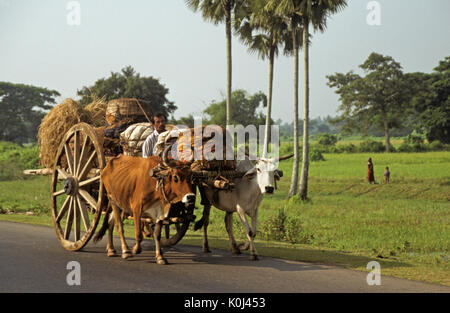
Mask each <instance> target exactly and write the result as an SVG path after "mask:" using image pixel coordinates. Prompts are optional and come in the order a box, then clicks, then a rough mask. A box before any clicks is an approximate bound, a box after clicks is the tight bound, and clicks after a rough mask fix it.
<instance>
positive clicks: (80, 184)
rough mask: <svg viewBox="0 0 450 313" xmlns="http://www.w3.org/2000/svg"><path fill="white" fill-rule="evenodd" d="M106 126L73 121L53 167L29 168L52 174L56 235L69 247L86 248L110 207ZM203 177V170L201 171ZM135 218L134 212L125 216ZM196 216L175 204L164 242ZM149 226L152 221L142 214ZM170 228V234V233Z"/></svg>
mask: <svg viewBox="0 0 450 313" xmlns="http://www.w3.org/2000/svg"><path fill="white" fill-rule="evenodd" d="M102 136H103V130H102V129H99V128H95V127H93V126H91V125H89V124H87V123H78V124H76V125H74V126H73V127H72V128H70V130H69V131H68V132H67V133H66V134H65V135H64V137H63V140H62V141H61V143H60V144H59V148H58V150H57V153H56V157H55V161H54V166H53V168H44V169H38V170H26V171H25V174H27V175H51V176H52V181H51V190H50V195H51V212H52V220H53V226H54V229H55V231H56V236H57V238H58V240H59V242H60V243H61V245H62V246H63V247H64V248H65V249H66V250H69V251H77V250H80V249H81V248H83V247H84V246H85V245H86V244H87V243H88V242H89V240H90V239H91V237H92V236H93V234H94V233H95V231H96V228H97V226H98V224H99V221H100V220H101V217H102V215H105V214H106V212H107V210H108V209H109V207H108V198H107V195H106V190H105V188H104V186H103V184H102V180H101V171H102V169H103V168H104V167H105V166H106V163H107V160H108V159H109V158H111V157H113V156H107V155H105V153H104V148H103V144H104V143H103V139H104V138H103V137H102ZM199 175H200V176H201V177H203V175H201V173H200V174H199ZM126 218H128V219H132V216H126ZM194 220H195V216H194V215H193V212H189V211H188V210H186V208H185V207H184V206H181V205H180V206H177V205H174V206H173V208H172V209H171V212H170V216H169V221H167V222H166V223H167V224H166V227H165V230H166V234H165V235H164V236H162V238H161V245H162V246H165V247H167V246H172V245H175V244H176V243H178V242H179V241H180V240H181V239H182V238H183V236H184V235H185V234H186V231H187V230H188V228H189V224H190V222H191V221H194ZM142 222H143V223H145V224H146V225H149V226H150V227H151V226H152V224H153V221H152V220H151V219H150V218H148V217H145V216H144V217H143V218H142ZM169 232H170V233H171V235H169Z"/></svg>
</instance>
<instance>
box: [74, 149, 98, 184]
mask: <svg viewBox="0 0 450 313" xmlns="http://www.w3.org/2000/svg"><path fill="white" fill-rule="evenodd" d="M96 156H97V152H96V151H93V152H92V153H91V155H90V156H89V159H88V160H87V161H86V164H85V165H84V166H83V168H82V169H81V172H80V173H79V174H78V175H77V178H78V179H80V180H81V179H83V178H84V177H85V176H86V174H87V173H89V171H90V170H91V168H92V161H93V160H94V158H95V157H96Z"/></svg>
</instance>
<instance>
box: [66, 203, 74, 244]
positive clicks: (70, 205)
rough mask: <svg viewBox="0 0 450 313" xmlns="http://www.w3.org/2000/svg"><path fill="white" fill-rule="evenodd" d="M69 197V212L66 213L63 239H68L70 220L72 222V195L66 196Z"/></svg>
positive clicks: (70, 226)
mask: <svg viewBox="0 0 450 313" xmlns="http://www.w3.org/2000/svg"><path fill="white" fill-rule="evenodd" d="M67 198H69V199H70V200H69V202H70V204H69V214H67V220H66V227H65V230H64V239H66V240H68V239H69V236H70V231H71V229H72V222H73V198H72V197H70V196H69V197H67Z"/></svg>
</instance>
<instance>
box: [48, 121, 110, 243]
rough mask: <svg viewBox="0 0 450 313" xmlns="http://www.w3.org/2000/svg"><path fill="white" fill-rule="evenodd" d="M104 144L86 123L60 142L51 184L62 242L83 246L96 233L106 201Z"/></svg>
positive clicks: (54, 223)
mask: <svg viewBox="0 0 450 313" xmlns="http://www.w3.org/2000/svg"><path fill="white" fill-rule="evenodd" d="M104 166H105V157H104V155H103V147H102V144H101V142H100V140H99V138H98V137H97V135H96V134H95V132H94V129H93V128H92V127H91V126H90V125H89V124H86V123H79V124H77V125H75V126H73V127H72V128H71V129H70V130H69V131H68V132H67V133H66V135H65V136H64V139H63V141H62V142H61V144H60V145H59V148H58V152H57V155H56V159H55V165H54V167H53V177H52V186H51V202H52V218H53V226H54V228H55V231H56V235H57V237H58V239H59V241H60V242H61V245H62V246H63V247H64V248H65V249H66V250H70V251H77V250H80V249H81V248H83V247H84V246H85V245H86V243H87V242H88V241H89V239H90V238H91V237H92V235H93V234H94V232H95V229H96V227H97V224H98V222H99V220H100V217H101V210H102V205H103V204H104V203H105V202H106V201H105V199H104V198H105V194H104V188H103V184H102V182H101V177H100V171H101V169H103V167H104Z"/></svg>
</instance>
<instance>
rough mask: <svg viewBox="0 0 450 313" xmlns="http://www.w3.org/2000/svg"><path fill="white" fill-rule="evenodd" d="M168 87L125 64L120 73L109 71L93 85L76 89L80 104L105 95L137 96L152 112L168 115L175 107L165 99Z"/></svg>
mask: <svg viewBox="0 0 450 313" xmlns="http://www.w3.org/2000/svg"><path fill="white" fill-rule="evenodd" d="M168 93H169V89H167V88H166V87H165V86H163V85H161V83H160V82H159V80H158V79H156V78H153V77H151V76H149V77H141V76H140V74H139V73H136V71H135V70H134V69H133V68H132V67H131V66H127V67H125V68H123V69H122V70H121V72H120V73H117V72H111V76H110V77H108V78H101V79H99V80H97V81H96V82H95V84H94V85H93V86H89V87H83V88H81V90H78V91H77V94H78V96H81V99H80V103H81V105H87V104H88V103H90V102H91V101H92V99H93V98H95V97H97V98H101V97H106V100H107V101H109V100H111V99H117V98H137V99H139V100H143V101H144V102H148V103H149V105H150V107H151V109H152V112H163V113H165V114H166V116H168V115H169V114H170V113H172V112H174V111H175V110H176V109H177V107H176V106H175V105H174V103H173V102H171V101H169V100H167V94H168Z"/></svg>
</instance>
